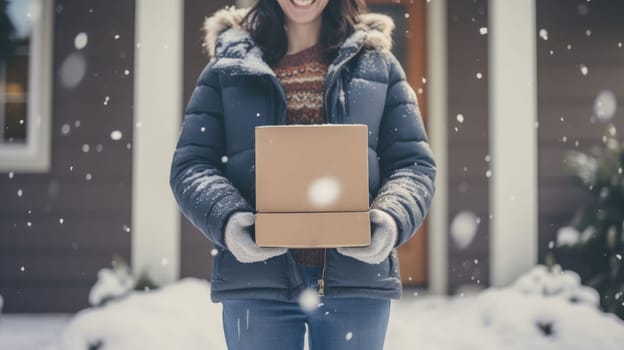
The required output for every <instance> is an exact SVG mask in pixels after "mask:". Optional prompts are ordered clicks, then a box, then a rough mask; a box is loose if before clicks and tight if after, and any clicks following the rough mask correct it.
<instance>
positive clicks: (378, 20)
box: [202, 6, 395, 57]
mask: <svg viewBox="0 0 624 350" xmlns="http://www.w3.org/2000/svg"><path fill="white" fill-rule="evenodd" d="M249 10H250V8H248V7H247V8H238V9H236V8H234V6H231V7H226V8H224V9H221V10H219V11H217V12H215V13H214V14H213V15H212V16H210V17H205V19H204V23H203V26H202V31H203V33H204V36H203V43H202V46H203V48H204V50H205V52H206V53H207V54H208V56H209V57H213V56H215V54H218V52H216V51H217V49H216V47H217V41H218V39H219V35H220V34H222V33H223V32H225V31H227V30H228V29H231V28H237V29H239V30H240V32H243V33H240V32H239V35H238V37H239V39H241V40H247V41H249V40H250V39H251V36H250V35H248V37H247V38H242V37H241V35H240V34H243V35H242V36H244V34H245V33H246V34H249V33H248V32H247V31H246V30H244V29H243V28H242V20H243V18H244V17H245V15H246V14H247V13H248V12H249ZM394 28H395V26H394V21H393V20H392V18H391V17H390V16H387V15H384V14H380V13H363V14H361V15H360V16H359V20H358V22H357V24H356V33H354V34H353V36H357V34H358V31H360V32H365V33H366V35H365V37H364V38H363V40H364V47H366V48H372V49H380V50H383V49H387V50H390V49H391V48H392V44H393V42H392V32H393V31H394ZM359 34H360V36H361V33H359ZM347 41H349V39H347Z"/></svg>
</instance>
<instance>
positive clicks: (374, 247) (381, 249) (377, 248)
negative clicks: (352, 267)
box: [336, 209, 399, 264]
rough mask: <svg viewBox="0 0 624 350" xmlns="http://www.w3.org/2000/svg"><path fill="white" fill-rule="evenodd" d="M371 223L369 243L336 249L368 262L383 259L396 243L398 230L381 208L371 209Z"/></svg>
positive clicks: (373, 262)
mask: <svg viewBox="0 0 624 350" xmlns="http://www.w3.org/2000/svg"><path fill="white" fill-rule="evenodd" d="M369 213H370V219H371V222H372V223H373V234H372V237H371V244H370V245H369V246H366V247H339V248H337V249H336V250H337V251H338V252H339V253H340V254H342V255H346V256H350V257H352V258H354V259H358V260H360V261H363V262H365V263H369V264H379V263H380V262H382V261H384V260H385V259H386V257H387V256H388V255H389V254H390V252H391V251H392V248H394V246H395V245H396V243H397V239H398V235H399V230H398V227H397V224H396V222H395V221H394V218H393V217H392V216H391V215H390V214H388V213H386V212H385V211H383V210H381V209H371V210H370V212H369Z"/></svg>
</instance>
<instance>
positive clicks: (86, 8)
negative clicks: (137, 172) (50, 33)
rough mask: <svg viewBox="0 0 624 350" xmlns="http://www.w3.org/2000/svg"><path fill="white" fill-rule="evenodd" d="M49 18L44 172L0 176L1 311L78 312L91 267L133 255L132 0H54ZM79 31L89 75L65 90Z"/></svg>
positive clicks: (93, 272)
mask: <svg viewBox="0 0 624 350" xmlns="http://www.w3.org/2000/svg"><path fill="white" fill-rule="evenodd" d="M54 26H55V30H54V43H53V50H54V53H53V54H54V59H53V62H52V63H51V64H52V65H53V91H52V94H53V96H52V101H53V103H52V104H53V106H52V152H51V154H52V167H51V170H50V172H49V173H47V174H21V173H15V174H14V175H13V177H12V178H10V177H9V176H8V173H2V174H0V175H1V176H0V198H2V200H1V201H0V294H1V295H2V296H3V297H4V300H5V303H4V311H5V312H71V311H77V310H79V309H81V308H83V307H86V306H87V305H88V299H87V298H88V292H89V289H90V287H91V286H92V285H93V283H95V281H96V276H97V271H98V270H99V269H100V268H102V267H107V266H111V258H112V256H113V255H114V254H119V255H120V256H122V257H123V258H125V259H127V260H129V258H130V232H129V230H131V227H130V226H131V223H130V215H131V208H130V206H131V197H130V195H131V188H130V186H131V175H132V149H131V148H130V147H131V144H132V99H133V93H132V86H133V73H132V72H133V71H134V69H133V59H134V37H133V33H134V1H128V0H108V1H96V0H88V1H85V0H57V1H56V4H55V16H54ZM80 32H84V33H86V34H87V35H88V43H87V46H86V47H85V48H84V49H83V50H81V51H78V53H79V54H81V55H82V56H83V57H84V59H85V62H86V73H85V76H84V78H83V80H82V81H81V82H80V83H79V84H78V85H77V86H76V87H75V88H72V89H68V88H65V87H63V85H62V84H61V82H60V78H59V70H60V68H61V66H62V65H63V63H64V61H65V59H66V58H67V57H68V55H70V54H72V53H75V52H76V48H75V47H74V38H75V37H76V35H77V34H78V33H80ZM116 34H119V35H120V36H119V38H118V39H115V35H116ZM126 69H127V70H128V71H129V74H128V75H125V74H124V70H126ZM107 96H108V102H107V103H105V100H106V98H107ZM77 123H79V124H77ZM65 124H67V125H69V127H70V131H69V133H67V134H63V133H62V128H63V125H65ZM113 130H120V131H121V132H122V135H123V137H122V139H121V140H118V141H114V140H112V139H111V137H110V133H111V131H113ZM85 144H86V145H88V147H89V150H88V152H84V151H83V147H84V145H85ZM99 145H101V146H99ZM99 147H101V148H99ZM88 173H90V174H91V175H92V178H91V180H87V179H86V175H87V174H88ZM20 189H21V190H22V196H21V197H20V196H18V194H17V193H18V190H20ZM61 218H62V219H63V222H62V223H60V219H61ZM28 222H30V223H31V226H28V224H27V223H28ZM126 228H127V229H126ZM22 267H23V271H22Z"/></svg>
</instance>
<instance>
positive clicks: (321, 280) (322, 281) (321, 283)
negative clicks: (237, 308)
mask: <svg viewBox="0 0 624 350" xmlns="http://www.w3.org/2000/svg"><path fill="white" fill-rule="evenodd" d="M363 47H364V42H362V43H361V44H360V46H358V48H357V50H356V51H355V52H353V53H352V54H351V55H349V56H348V57H347V58H345V59H344V60H342V62H340V64H339V65H338V66H337V67H336V70H334V74H333V75H332V76H331V77H330V80H329V84H328V85H327V91H325V93H324V94H323V112H324V114H325V118H326V119H327V121H328V122H331V116H330V115H329V113H328V112H327V98H328V95H329V90H330V88H331V86H332V85H333V84H334V81H335V80H336V76H337V75H338V73H339V72H340V69H342V66H344V65H345V64H346V63H347V62H349V61H350V60H351V59H352V58H353V57H355V56H356V55H357V54H358V53H359V52H360V51H361V50H362V48H363ZM326 268H327V248H324V249H323V272H322V273H321V278H319V279H318V284H319V290H318V295H319V296H321V297H322V296H324V295H325V270H326Z"/></svg>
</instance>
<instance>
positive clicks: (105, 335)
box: [58, 265, 624, 350]
mask: <svg viewBox="0 0 624 350" xmlns="http://www.w3.org/2000/svg"><path fill="white" fill-rule="evenodd" d="M597 298H598V296H597V293H596V292H595V290H593V289H591V288H588V287H585V286H582V285H581V284H580V280H579V278H578V276H577V275H576V274H575V273H574V272H570V271H561V270H560V268H559V267H558V266H554V267H553V268H552V270H548V269H547V268H546V267H545V266H541V265H538V266H536V267H535V268H533V269H532V270H531V271H529V272H527V273H526V274H525V275H523V276H521V277H520V278H518V279H517V280H516V281H515V282H514V283H512V284H511V285H510V286H508V287H506V288H488V289H486V290H485V291H483V292H481V293H479V294H475V295H470V296H463V297H440V296H419V297H411V296H408V295H405V296H404V297H403V298H402V299H401V300H393V301H392V304H391V305H392V306H391V311H390V323H389V327H388V333H387V336H386V345H385V347H384V348H385V349H389V350H411V349H442V350H444V349H462V350H463V349H467V350H470V349H475V350H477V349H479V350H483V349H497V350H498V349H506V350H515V349H518V350H520V349H523V350H524V349H532V350H540V349H567V350H575V349H606V350H609V349H621V347H622V344H624V322H623V321H621V320H620V319H618V318H617V317H616V316H615V315H613V314H606V313H603V312H602V311H600V310H599V309H598V308H597V306H596V305H597V303H598V299H597ZM221 312H222V307H221V304H220V303H212V302H211V300H210V284H209V283H208V282H207V281H205V280H199V279H192V278H185V279H183V280H181V281H179V282H176V283H174V284H171V285H168V286H165V287H162V288H160V289H158V290H155V291H151V292H137V291H134V292H131V293H130V294H129V295H128V296H127V297H126V298H123V299H118V300H113V301H111V302H109V303H108V304H106V305H105V306H104V307H100V308H91V309H87V310H83V311H82V312H80V313H78V314H77V315H76V316H75V318H74V319H73V320H72V322H71V323H70V325H69V326H68V327H67V329H66V331H65V332H64V334H63V336H62V339H61V341H60V344H59V348H58V349H62V350H87V349H98V350H107V349H115V350H130V349H153V350H157V349H226V346H225V339H224V336H223V327H222V319H221ZM250 326H253V315H252V316H251V320H250ZM357 336H358V330H357V329H353V330H351V332H350V336H348V337H352V338H353V339H356V338H357ZM345 341H348V340H347V339H346V338H345Z"/></svg>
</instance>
